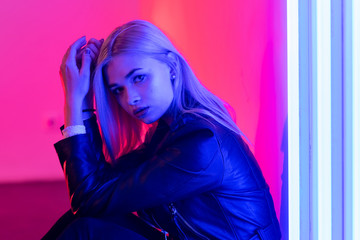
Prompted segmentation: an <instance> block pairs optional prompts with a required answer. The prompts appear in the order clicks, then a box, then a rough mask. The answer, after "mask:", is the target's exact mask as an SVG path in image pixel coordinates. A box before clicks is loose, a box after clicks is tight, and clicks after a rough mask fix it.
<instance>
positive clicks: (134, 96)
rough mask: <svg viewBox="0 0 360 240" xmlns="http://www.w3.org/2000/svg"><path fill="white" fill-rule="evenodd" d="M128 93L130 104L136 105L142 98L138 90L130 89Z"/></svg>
mask: <svg viewBox="0 0 360 240" xmlns="http://www.w3.org/2000/svg"><path fill="white" fill-rule="evenodd" d="M127 95H128V96H127V101H128V104H129V105H136V104H137V103H138V102H139V101H140V100H141V97H140V95H139V93H138V92H137V91H136V90H133V89H129V90H128V91H127Z"/></svg>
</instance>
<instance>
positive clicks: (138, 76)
mask: <svg viewBox="0 0 360 240" xmlns="http://www.w3.org/2000/svg"><path fill="white" fill-rule="evenodd" d="M144 79H145V75H137V76H135V77H134V80H133V81H134V83H138V82H142V81H144Z"/></svg>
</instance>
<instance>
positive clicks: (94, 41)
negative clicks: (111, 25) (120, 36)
mask: <svg viewBox="0 0 360 240" xmlns="http://www.w3.org/2000/svg"><path fill="white" fill-rule="evenodd" d="M103 42H104V39H101V40H97V39H95V38H90V40H89V42H88V44H91V43H92V44H94V45H95V46H96V47H97V48H98V49H99V50H100V48H101V45H102V44H103Z"/></svg>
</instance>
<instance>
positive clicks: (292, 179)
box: [287, 0, 300, 240]
mask: <svg viewBox="0 0 360 240" xmlns="http://www.w3.org/2000/svg"><path fill="white" fill-rule="evenodd" d="M298 6H299V5H298V0H288V1H287V69H288V98H287V99H288V118H289V119H288V148H289V158H288V161H289V170H288V171H289V172H288V176H289V178H288V181H289V182H288V183H289V239H293V240H298V239H300V201H299V199H300V188H299V185H300V181H299V174H300V173H299V16H298V15H299V14H298V13H299V8H298Z"/></svg>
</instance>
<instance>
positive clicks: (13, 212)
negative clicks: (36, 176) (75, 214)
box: [0, 181, 70, 240]
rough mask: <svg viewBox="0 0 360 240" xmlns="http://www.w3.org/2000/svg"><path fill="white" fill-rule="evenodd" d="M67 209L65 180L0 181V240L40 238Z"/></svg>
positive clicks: (67, 198)
mask: <svg viewBox="0 0 360 240" xmlns="http://www.w3.org/2000/svg"><path fill="white" fill-rule="evenodd" d="M69 208H70V202H69V197H68V194H67V190H66V185H65V181H53V182H28V183H9V184H0V239H1V240H18V239H27V240H32V239H40V238H41V237H42V236H43V235H44V234H45V233H46V232H47V231H48V230H49V229H50V228H51V226H52V225H53V224H54V223H55V222H56V220H57V219H59V218H60V217H61V216H62V215H63V214H64V213H65V212H66V211H67V210H68V209H69Z"/></svg>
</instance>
